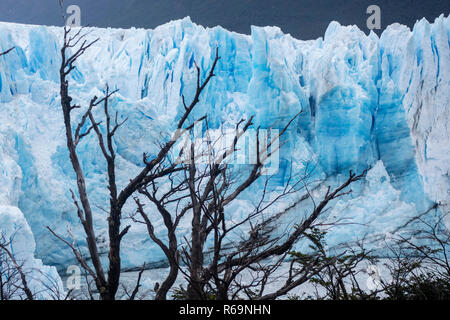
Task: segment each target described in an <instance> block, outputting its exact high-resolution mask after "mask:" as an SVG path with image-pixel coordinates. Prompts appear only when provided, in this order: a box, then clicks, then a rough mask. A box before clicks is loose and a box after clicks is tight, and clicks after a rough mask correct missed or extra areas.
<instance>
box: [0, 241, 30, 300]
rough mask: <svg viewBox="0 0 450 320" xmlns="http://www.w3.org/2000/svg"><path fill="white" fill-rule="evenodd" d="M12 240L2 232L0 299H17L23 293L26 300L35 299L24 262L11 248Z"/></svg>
mask: <svg viewBox="0 0 450 320" xmlns="http://www.w3.org/2000/svg"><path fill="white" fill-rule="evenodd" d="M12 238H14V237H12ZM12 241H13V240H7V239H6V237H5V235H4V234H3V233H2V234H0V300H9V299H17V297H18V296H22V295H23V294H24V295H25V299H26V300H34V295H33V293H32V292H31V290H30V287H29V286H28V279H27V275H26V272H25V271H24V268H23V262H19V261H18V260H17V259H16V257H15V256H14V254H13V253H12V252H11V250H10V249H9V248H10V246H11V243H12Z"/></svg>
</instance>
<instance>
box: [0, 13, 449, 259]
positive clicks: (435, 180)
mask: <svg viewBox="0 0 450 320" xmlns="http://www.w3.org/2000/svg"><path fill="white" fill-rule="evenodd" d="M61 36H62V30H61V29H60V28H56V27H42V26H25V25H16V24H8V23H0V50H6V49H8V48H9V47H12V46H16V50H14V51H13V52H11V53H10V54H9V55H7V56H4V57H2V58H0V205H3V206H9V208H11V210H17V208H20V210H21V211H22V212H23V214H24V215H25V218H26V220H27V221H28V223H29V225H30V227H31V229H32V230H33V233H34V237H35V239H36V242H37V255H38V256H39V257H41V258H42V259H43V260H44V262H46V263H49V264H53V265H57V266H63V265H65V264H67V263H69V261H70V260H71V259H72V255H71V253H70V251H69V250H67V249H65V248H64V246H63V245H62V244H61V243H59V242H58V241H57V240H55V239H54V238H52V236H51V235H50V234H49V233H48V231H46V230H45V228H44V227H45V226H46V225H50V226H52V227H53V228H55V229H56V230H57V231H59V232H60V233H62V234H64V233H65V227H66V224H70V225H72V229H73V230H74V232H75V233H77V234H78V236H79V237H78V238H79V239H80V241H81V244H82V239H84V237H83V236H82V232H81V229H79V228H77V227H76V226H77V225H78V221H77V216H76V213H75V210H74V207H73V204H72V201H71V199H70V192H69V190H70V189H75V180H74V174H73V172H72V168H71V165H70V162H69V158H68V153H67V152H66V149H65V136H64V128H63V121H62V112H61V110H60V102H59V96H58V92H59V84H58V81H59V76H58V70H59V63H60V58H59V48H60V44H61ZM96 37H100V38H101V41H99V42H98V43H97V44H96V45H95V46H94V47H93V48H91V49H90V50H89V51H88V52H87V54H86V55H85V56H83V57H82V58H80V60H79V63H78V64H77V69H76V70H75V71H74V73H73V74H72V87H71V90H72V91H71V95H72V96H73V97H74V99H75V100H77V102H79V103H81V104H82V105H84V106H85V105H86V103H88V101H89V100H90V98H91V97H92V96H94V95H97V96H100V95H101V91H102V90H103V88H104V87H105V84H106V83H108V84H109V86H110V87H111V88H117V89H120V91H119V93H118V94H117V95H116V97H115V98H114V101H113V108H115V110H117V111H118V112H119V114H120V115H122V116H123V117H125V116H128V118H129V121H128V122H127V126H126V127H124V128H123V129H122V130H121V132H120V134H119V135H118V136H117V139H116V141H115V143H116V147H117V150H118V154H119V159H118V163H119V170H120V172H119V180H120V183H121V184H125V183H126V182H127V179H129V177H131V175H132V173H133V172H136V171H137V169H138V167H139V166H141V165H142V163H141V156H142V153H143V152H144V151H146V152H148V151H150V152H151V151H152V150H154V145H155V143H157V142H158V139H160V136H161V134H163V135H164V133H167V132H168V131H170V129H171V128H172V126H173V123H174V119H176V118H177V116H179V114H180V112H181V110H182V103H181V93H184V94H185V95H186V96H187V97H190V96H191V95H192V93H193V90H194V86H195V68H194V61H196V62H197V63H198V65H199V66H200V67H201V68H202V69H203V70H207V69H208V68H209V67H210V66H211V64H212V61H213V59H214V53H215V48H216V47H218V48H219V54H220V57H221V59H220V62H219V64H218V67H217V69H216V75H217V76H216V77H215V78H213V79H212V81H211V83H210V84H209V85H208V87H207V89H206V91H205V92H204V94H203V96H202V98H201V103H200V104H199V106H198V107H197V109H196V110H195V115H203V114H205V113H207V114H208V116H209V123H210V125H211V126H212V127H216V128H217V127H218V126H219V125H221V124H224V125H227V124H228V125H231V124H234V123H235V122H237V121H238V120H239V119H240V118H242V117H248V116H250V115H255V116H256V123H258V124H260V125H261V126H262V127H263V128H264V127H265V128H270V127H278V128H279V127H282V126H284V124H285V123H286V121H287V120H288V119H289V118H290V117H291V116H293V115H294V114H296V113H297V112H298V111H299V110H303V114H302V115H301V117H300V119H299V121H297V122H296V123H295V124H294V125H293V126H292V127H291V128H290V130H289V133H288V144H286V145H285V146H283V149H282V150H281V158H280V168H279V170H278V173H277V176H276V179H275V180H274V181H275V182H274V183H276V184H279V185H281V184H283V183H284V181H285V179H286V178H287V175H288V171H289V170H288V169H289V166H290V163H293V164H295V168H301V167H302V166H305V165H306V164H307V163H314V166H315V176H316V177H319V178H321V179H326V181H327V182H329V183H335V182H337V181H339V180H340V179H343V177H344V175H345V174H347V173H348V170H349V169H353V170H354V171H361V170H363V169H365V168H367V167H371V168H372V169H371V170H370V171H369V174H368V176H367V179H366V181H364V182H362V183H361V184H360V185H358V186H356V187H355V190H354V191H355V192H354V193H352V194H351V195H349V196H347V197H346V198H342V199H341V200H339V201H338V202H337V203H335V206H334V208H333V210H332V212H331V213H330V214H331V215H333V216H339V217H342V218H348V219H351V220H352V221H353V222H354V223H355V224H354V225H348V226H346V227H342V228H341V229H339V232H336V233H334V234H333V235H332V236H331V240H332V241H334V242H342V241H346V240H349V239H354V238H355V237H357V236H361V235H363V234H366V233H372V234H373V233H380V234H382V235H383V234H385V233H386V232H395V230H396V228H398V227H399V226H400V225H402V224H404V223H406V222H407V221H408V220H409V219H411V218H412V217H413V216H415V215H417V214H420V213H423V212H426V211H428V210H430V208H433V207H434V204H435V203H439V205H440V206H439V208H438V210H441V211H445V210H448V208H449V204H450V180H449V179H450V178H449V169H450V148H449V145H450V126H449V121H450V102H449V99H450V50H449V41H450V40H449V39H450V19H449V18H448V17H447V18H445V17H444V16H441V17H439V18H437V19H436V20H435V21H434V23H429V22H427V21H426V20H422V21H420V22H418V23H417V24H416V25H415V27H414V29H413V30H412V31H411V30H409V28H407V27H405V26H402V25H398V24H394V25H391V26H389V27H388V28H387V29H386V31H384V32H383V34H382V36H381V37H380V38H378V36H376V35H375V34H374V33H371V34H369V35H368V36H367V35H365V34H364V33H363V32H362V31H360V30H359V29H358V28H356V27H352V26H348V27H346V26H341V25H339V24H338V23H337V22H332V23H331V24H330V26H329V27H328V29H327V31H326V33H325V36H324V38H320V39H317V40H314V41H300V40H296V39H294V38H292V37H291V36H290V35H285V34H283V33H282V32H281V31H280V29H278V28H276V27H265V28H260V27H253V28H252V30H251V35H250V36H247V35H241V34H236V33H233V32H229V31H227V30H224V29H223V28H220V27H216V28H212V29H208V28H203V27H201V26H198V25H196V24H194V23H192V22H191V21H190V19H189V18H185V19H183V20H179V21H174V22H170V23H168V24H165V25H163V26H160V27H158V28H156V29H155V30H141V29H137V30H136V29H131V30H117V29H95V28H94V29H92V30H91V33H90V35H89V38H90V39H94V38H96ZM94 146H96V140H95V137H89V138H87V139H86V141H84V142H83V144H82V145H80V147H79V151H80V152H81V153H82V161H83V166H84V168H85V170H86V177H87V182H88V186H89V192H90V193H91V195H92V197H93V202H94V203H95V205H96V207H95V208H97V211H96V216H95V219H96V221H97V223H98V225H99V226H101V227H100V228H105V216H104V213H103V211H102V208H103V207H106V206H107V203H108V201H107V195H106V194H105V192H104V188H103V187H104V185H105V181H106V177H105V164H104V162H103V159H102V157H101V156H100V154H99V153H98V152H92V150H95V149H93V148H94ZM317 192H320V190H318V191H317ZM244 200H245V199H243V201H244ZM240 205H241V208H243V207H245V205H243V204H242V203H241V204H240ZM2 208H6V207H2ZM13 208H16V209H13ZM132 210H133V207H132V206H129V207H127V208H126V211H127V212H128V213H129V212H131V211H132ZM296 210H297V211H296ZM301 211H302V210H301V209H296V208H294V209H293V210H291V215H290V217H291V218H292V215H294V216H295V215H296V214H300V212H301ZM3 214H5V213H4V210H3V211H1V212H0V215H3ZM0 221H2V220H1V219H0ZM362 224H364V225H365V227H363V226H361V225H362ZM187 226H188V224H187V225H186V227H187ZM1 227H4V226H3V225H2V226H1ZM103 230H105V229H103ZM98 236H99V239H98V240H99V243H101V244H102V243H103V244H104V245H105V246H106V233H105V232H104V231H103V232H99V233H98ZM123 247H124V249H123V252H124V265H125V266H135V265H138V264H140V263H142V262H143V261H158V260H159V259H162V257H163V256H162V253H161V252H160V251H159V250H157V249H156V247H155V246H154V245H153V244H152V243H150V241H149V240H148V239H147V236H146V232H145V230H144V229H142V227H141V226H133V228H132V231H131V233H130V234H129V235H127V239H126V241H124V244H123ZM100 248H102V246H100ZM105 248H106V247H105Z"/></svg>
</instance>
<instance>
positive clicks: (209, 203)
mask: <svg viewBox="0 0 450 320" xmlns="http://www.w3.org/2000/svg"><path fill="white" fill-rule="evenodd" d="M299 114H300V113H298V114H296V115H295V116H294V117H292V118H291V119H290V120H289V121H288V123H287V124H286V125H285V126H284V127H283V128H282V130H281V131H280V133H279V134H278V135H276V136H275V137H272V139H271V141H270V142H269V143H264V142H261V141H260V140H261V138H260V128H258V129H257V131H256V135H255V137H253V138H254V139H255V141H256V144H255V150H254V152H255V155H256V163H255V164H253V165H249V166H246V169H244V170H240V171H239V172H238V173H237V174H236V172H234V169H236V166H232V165H229V164H228V162H227V160H228V159H229V158H231V157H233V156H234V155H235V153H236V151H237V146H238V142H239V140H240V139H241V138H242V137H243V136H244V135H245V134H246V133H247V132H248V129H249V128H250V127H251V126H252V125H253V117H251V118H250V119H248V120H241V121H240V122H238V123H237V124H236V127H235V134H234V136H233V137H232V143H231V145H230V146H227V147H225V148H222V149H220V150H217V149H216V148H213V147H212V145H215V144H217V142H218V141H219V140H221V139H222V138H223V136H220V137H218V138H217V140H216V141H211V140H208V141H207V142H206V144H207V146H206V148H205V147H202V146H199V145H196V144H195V142H193V141H191V142H190V143H189V141H188V143H185V148H184V149H183V150H182V151H183V153H184V155H185V157H186V158H187V160H188V161H187V163H184V165H183V166H181V168H182V172H176V174H174V175H169V176H168V178H169V180H170V184H169V187H167V188H165V189H164V190H166V191H165V192H163V193H161V191H160V190H161V188H160V185H159V184H158V181H157V180H156V179H155V180H153V181H151V182H149V183H146V184H145V185H143V186H142V187H141V188H140V189H139V193H140V194H141V195H143V196H144V197H145V199H146V200H148V202H149V203H151V204H153V206H154V207H156V209H157V211H158V212H159V213H160V215H161V217H162V218H163V221H164V224H165V227H166V231H167V236H168V239H169V246H167V245H166V244H165V243H164V242H163V240H162V239H160V238H159V237H157V235H156V234H155V230H154V226H153V224H152V222H151V218H149V215H148V214H147V213H146V212H145V211H146V210H145V208H144V206H145V205H144V204H143V203H142V201H141V200H140V199H139V198H138V197H135V201H136V204H137V214H138V215H139V216H140V217H142V218H143V220H142V221H141V222H142V223H145V224H146V225H147V229H148V232H149V235H150V238H151V239H152V240H153V241H154V242H155V243H157V244H158V245H159V246H160V247H161V249H162V250H163V252H164V253H165V255H166V257H167V259H168V261H169V265H170V272H169V276H168V278H167V279H166V281H165V282H164V283H163V285H162V286H161V288H160V289H159V292H158V294H157V298H158V299H163V298H165V296H166V294H167V291H168V290H169V289H170V287H171V286H172V285H173V283H174V282H175V279H176V277H177V270H179V271H180V272H182V273H183V275H184V276H185V279H186V280H187V282H188V288H187V291H186V292H185V293H184V296H185V298H187V299H209V298H211V297H214V298H215V299H229V298H236V297H238V295H239V294H241V293H244V294H246V295H247V296H248V297H249V298H252V299H273V298H276V297H278V296H281V295H284V294H286V293H288V292H289V291H291V290H292V289H293V288H295V287H297V286H298V285H300V284H302V283H304V282H306V281H307V280H309V279H310V278H311V277H312V275H314V274H316V273H317V272H319V271H320V270H321V269H323V268H324V267H325V266H326V264H324V263H319V262H320V261H319V260H317V261H315V263H314V264H311V265H309V266H308V267H307V268H303V269H302V270H297V271H296V272H294V266H293V265H292V268H291V270H290V273H289V275H290V276H289V279H288V280H287V281H286V284H285V285H284V286H283V287H282V288H280V289H279V290H278V291H277V292H274V293H271V294H267V295H262V292H263V291H264V290H263V289H264V287H265V286H266V284H267V282H268V281H269V278H270V275H271V273H273V272H274V271H275V270H277V269H278V268H279V267H280V265H281V263H282V262H283V261H285V259H286V257H287V256H288V253H289V251H290V250H291V248H292V246H293V244H294V243H295V242H296V241H298V239H300V238H301V237H302V236H304V235H305V233H306V231H307V230H309V229H311V228H313V227H314V222H315V221H316V220H317V219H318V217H319V216H320V214H321V213H322V212H323V211H324V210H325V207H326V206H327V204H328V203H329V202H330V201H332V200H333V199H336V198H338V197H340V196H342V195H345V194H348V193H349V192H351V191H348V192H347V191H344V189H346V188H347V187H348V186H349V185H350V184H351V183H353V182H355V181H358V180H360V179H361V178H362V177H363V176H364V174H365V172H364V173H363V174H361V175H356V174H353V173H352V172H350V177H349V179H348V180H347V181H346V182H345V183H343V184H342V185H341V186H339V187H338V188H336V189H335V190H331V189H330V188H328V191H327V193H326V195H325V196H324V199H323V200H322V201H321V202H320V203H319V204H318V205H317V206H314V210H313V212H312V213H311V214H310V215H309V216H308V217H307V218H306V219H305V220H304V221H302V222H301V223H300V224H298V225H297V226H296V227H295V229H294V231H293V232H292V233H291V234H290V235H289V236H288V237H286V238H284V239H281V238H276V237H273V235H272V233H271V231H273V229H270V227H269V225H270V223H271V222H273V221H271V220H273V219H274V217H273V215H272V216H271V217H270V219H265V218H264V213H266V212H267V211H268V210H269V209H270V208H271V207H273V206H274V205H275V204H276V203H278V202H280V200H282V199H283V198H285V197H287V196H289V195H293V194H296V193H298V192H299V191H300V190H302V189H303V190H306V194H305V195H304V196H303V197H301V199H302V200H305V199H308V198H310V194H309V191H308V188H307V186H306V179H307V178H308V175H305V176H304V177H302V179H297V180H296V179H294V177H293V176H292V170H291V172H290V174H291V176H290V177H289V178H288V182H287V184H286V186H285V187H284V190H283V191H282V192H281V193H279V194H277V195H276V196H275V197H272V196H273V195H274V193H271V192H270V191H269V182H270V177H269V178H268V179H266V181H265V184H264V189H263V191H262V196H261V197H260V199H259V200H258V204H257V205H256V207H255V209H254V210H253V211H252V212H248V214H247V215H246V217H245V218H243V219H242V220H240V221H235V220H234V219H231V216H230V214H229V213H228V212H227V211H228V209H227V208H228V207H230V205H231V204H232V203H233V202H234V201H236V200H237V199H238V198H239V196H240V195H242V194H243V192H245V191H246V190H247V189H249V188H250V187H251V186H252V185H253V184H254V183H255V182H256V181H258V179H260V178H261V176H262V172H263V170H264V167H265V164H266V163H267V162H268V161H269V159H270V158H271V156H272V154H274V153H275V151H277V150H278V149H279V148H280V144H279V143H278V142H279V141H280V138H281V137H282V136H283V135H284V134H285V132H286V131H287V130H288V128H289V126H290V125H291V124H292V122H293V121H294V120H295V119H296V118H297V117H298V116H299ZM203 121H205V122H206V125H207V127H208V124H207V118H205V119H203ZM283 144H284V143H281V145H283ZM205 158H206V159H208V162H207V163H206V164H204V163H198V162H199V159H205ZM236 177H238V178H236ZM255 199H257V197H255ZM186 215H189V216H191V217H192V220H191V225H192V228H191V230H190V239H186V238H185V243H184V245H181V244H179V243H178V241H177V234H179V232H178V230H177V227H178V225H179V223H180V220H181V219H182V218H183V217H185V216H186ZM274 215H275V216H276V215H277V214H274ZM135 221H137V220H136V219H135ZM245 225H247V226H248V225H250V227H251V229H252V231H251V232H250V236H249V237H248V238H245V239H242V241H241V242H240V243H239V245H238V246H236V245H233V244H232V243H231V242H230V241H229V239H230V238H231V237H232V235H233V234H234V233H235V232H237V231H238V230H239V228H240V227H242V226H245ZM208 239H212V242H213V245H212V247H208V246H207V245H206V243H207V241H208ZM273 257H278V260H277V261H276V262H275V263H274V264H272V265H269V263H267V259H269V258H273ZM180 259H181V261H180ZM180 262H181V263H180ZM181 264H182V265H185V266H187V271H185V270H184V268H182V267H181ZM249 271H252V274H253V275H255V274H258V276H257V277H256V278H255V279H253V281H251V283H250V284H245V285H243V284H242V282H241V281H240V280H241V279H242V275H243V274H246V273H248V272H249ZM255 287H259V289H260V290H259V295H258V294H255V293H254V291H253V290H252V289H254V288H255Z"/></svg>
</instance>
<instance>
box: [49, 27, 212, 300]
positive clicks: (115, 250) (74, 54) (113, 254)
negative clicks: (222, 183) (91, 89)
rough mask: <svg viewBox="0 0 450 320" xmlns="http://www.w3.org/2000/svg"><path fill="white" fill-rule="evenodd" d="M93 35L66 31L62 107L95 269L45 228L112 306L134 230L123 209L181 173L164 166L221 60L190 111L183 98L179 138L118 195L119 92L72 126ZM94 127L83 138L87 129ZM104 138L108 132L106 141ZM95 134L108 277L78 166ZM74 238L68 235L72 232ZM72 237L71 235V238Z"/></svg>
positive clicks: (99, 101)
mask: <svg viewBox="0 0 450 320" xmlns="http://www.w3.org/2000/svg"><path fill="white" fill-rule="evenodd" d="M88 34H89V32H85V29H84V28H79V29H78V30H77V31H74V30H72V29H71V28H68V27H64V40H63V45H62V48H61V67H60V71H59V73H60V96H61V107H62V111H63V116H64V125H65V133H66V140H67V149H68V151H69V155H70V161H71V163H72V167H73V170H74V172H75V174H76V178H77V194H78V197H77V195H76V194H75V192H73V191H71V193H72V199H73V202H74V205H75V207H76V210H77V214H78V217H79V219H80V222H81V224H82V226H83V228H84V232H85V234H86V241H87V247H88V249H89V255H90V260H91V263H92V266H93V268H91V266H90V265H89V264H88V263H87V261H86V260H85V258H84V257H83V256H82V254H81V252H80V251H79V249H78V248H77V245H76V241H75V240H76V239H75V238H74V237H72V239H71V240H70V241H69V240H67V239H64V238H63V237H62V236H60V235H58V234H56V233H55V232H54V231H53V230H52V229H51V228H50V227H47V228H48V229H49V231H50V232H51V233H52V234H53V235H54V236H56V237H57V238H59V239H60V240H61V241H63V242H64V243H65V244H66V245H68V246H69V247H70V248H71V249H72V251H73V253H74V255H75V257H76V258H77V260H78V262H79V263H80V265H81V266H82V267H83V268H84V269H85V270H86V271H87V272H88V274H89V275H90V276H91V277H92V278H93V279H94V281H95V285H96V287H97V290H98V292H99V293H100V297H101V299H104V300H113V299H114V298H115V295H116V293H117V289H118V287H119V279H120V272H121V259H120V243H121V241H122V239H123V237H124V236H125V235H126V234H127V232H128V230H129V228H130V226H129V225H128V226H126V227H125V228H123V229H121V217H122V209H123V207H124V205H125V203H126V202H127V200H128V199H129V198H130V197H131V196H132V195H133V193H135V192H136V191H137V190H138V189H139V188H141V187H142V186H143V185H145V184H148V183H151V181H153V180H155V179H158V178H160V177H165V176H167V175H169V174H170V173H173V172H176V171H178V170H179V169H178V168H177V166H176V165H175V164H172V165H170V166H169V167H164V168H163V167H162V166H161V164H162V162H163V161H164V159H165V158H166V156H167V155H168V153H169V152H170V150H171V149H172V147H173V145H174V144H175V143H176V142H177V140H178V139H179V138H180V136H181V133H182V132H183V130H190V128H192V126H193V124H192V125H187V126H186V125H185V123H186V122H187V119H188V117H189V115H190V114H191V112H192V110H193V109H194V107H195V106H196V104H197V103H198V102H199V98H200V94H201V92H202V91H203V90H204V88H205V87H206V85H207V84H208V82H209V81H210V79H211V78H212V77H213V76H214V74H213V70H214V68H215V66H216V64H217V61H218V57H216V59H215V61H214V64H213V66H212V69H211V72H210V73H209V75H208V77H207V78H206V79H205V80H204V81H203V82H202V83H201V84H200V82H201V79H200V70H199V69H198V67H197V70H198V88H197V91H196V93H195V95H194V98H193V100H192V102H191V103H190V104H189V105H187V104H186V103H185V99H184V97H183V103H184V107H185V110H184V113H183V115H182V117H181V119H180V120H179V122H178V125H177V132H176V133H175V134H174V136H173V137H172V139H171V140H170V141H168V142H166V143H165V144H163V145H162V146H161V148H160V150H159V152H158V153H157V155H156V157H154V158H153V159H149V157H148V156H147V155H146V154H144V156H143V162H144V168H143V169H142V170H141V171H140V172H139V173H138V174H137V175H136V176H134V177H130V179H129V181H130V182H129V183H128V185H126V186H125V187H124V188H123V189H122V190H119V189H118V186H117V181H116V162H115V160H116V152H115V149H114V143H113V139H114V135H115V134H116V133H117V131H118V129H119V128H120V127H121V126H122V125H123V124H124V123H125V121H126V119H125V120H124V121H121V122H119V121H118V115H117V113H116V116H115V118H114V120H112V119H111V116H110V110H109V107H108V102H109V99H110V98H111V96H112V95H113V94H114V93H116V92H117V90H115V91H112V92H110V91H109V88H108V87H107V88H106V93H105V96H104V97H103V98H101V99H99V98H98V97H93V98H92V99H91V101H90V102H89V105H88V107H87V109H86V111H85V112H84V114H83V115H82V117H81V120H80V121H79V122H78V123H77V124H76V125H74V124H73V123H72V116H71V113H72V111H73V110H75V109H80V108H81V106H79V105H73V104H72V97H71V96H70V93H69V81H68V77H69V75H70V73H71V72H72V71H73V70H74V69H75V63H76V62H77V60H78V59H79V58H80V57H81V56H82V55H84V54H85V52H86V51H87V50H88V49H89V48H91V47H92V46H93V45H94V44H95V43H97V42H98V41H99V39H95V40H93V41H88V40H87V39H86V38H87V36H88ZM101 104H103V106H104V108H103V111H104V116H105V119H104V121H99V122H98V121H97V120H96V119H95V118H94V114H93V109H94V108H95V107H97V106H99V105H101ZM88 121H89V122H90V127H89V128H88V129H87V130H86V131H84V132H82V130H83V128H84V126H85V124H87V123H88ZM101 125H104V129H105V131H102V130H101V129H100V126H101ZM102 132H106V134H105V136H104V134H103V133H102ZM91 133H95V135H96V136H97V138H98V148H99V150H100V152H101V154H102V155H103V157H104V159H105V161H106V164H107V172H108V185H107V190H108V193H109V197H110V201H109V202H110V206H109V210H108V217H107V220H108V237H109V253H108V262H109V269H108V273H107V275H106V274H105V271H104V268H103V265H102V263H101V260H100V254H99V250H98V246H97V242H96V235H95V225H94V223H93V210H92V205H91V202H90V200H89V194H88V192H87V189H86V182H85V174H84V172H83V169H82V167H81V164H80V159H79V155H78V152H77V146H78V145H79V143H80V142H81V141H82V139H83V138H84V137H86V136H87V135H89V134H91ZM69 234H70V232H69ZM70 235H71V236H72V234H70Z"/></svg>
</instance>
